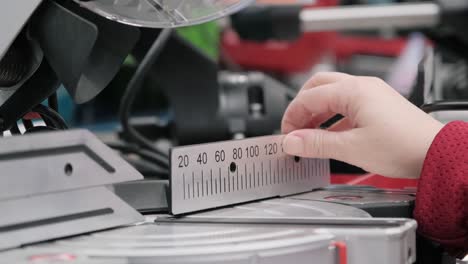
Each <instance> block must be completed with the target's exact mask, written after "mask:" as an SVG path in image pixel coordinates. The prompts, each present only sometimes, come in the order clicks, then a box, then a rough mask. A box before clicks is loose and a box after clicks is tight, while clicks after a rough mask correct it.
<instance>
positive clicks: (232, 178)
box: [231, 176, 235, 192]
mask: <svg viewBox="0 0 468 264" xmlns="http://www.w3.org/2000/svg"><path fill="white" fill-rule="evenodd" d="M231 181H232V191H233V192H234V186H235V185H234V176H232V177H231Z"/></svg>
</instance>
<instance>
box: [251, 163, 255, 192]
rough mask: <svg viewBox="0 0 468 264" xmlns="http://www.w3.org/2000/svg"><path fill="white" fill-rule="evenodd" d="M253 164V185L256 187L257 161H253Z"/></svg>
mask: <svg viewBox="0 0 468 264" xmlns="http://www.w3.org/2000/svg"><path fill="white" fill-rule="evenodd" d="M252 166H253V174H252V175H253V186H254V188H255V187H256V186H255V185H256V179H255V176H256V175H255V163H252Z"/></svg>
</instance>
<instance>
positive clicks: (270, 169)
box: [269, 160, 275, 184]
mask: <svg viewBox="0 0 468 264" xmlns="http://www.w3.org/2000/svg"><path fill="white" fill-rule="evenodd" d="M269 162H270V182H272V181H271V160H269ZM274 180H275V178H273V184H274Z"/></svg>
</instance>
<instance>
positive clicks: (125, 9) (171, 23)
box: [74, 0, 253, 28]
mask: <svg viewBox="0 0 468 264" xmlns="http://www.w3.org/2000/svg"><path fill="white" fill-rule="evenodd" d="M74 1H75V2H77V3H79V4H80V5H81V6H82V7H85V8H87V9H89V10H91V11H93V12H95V13H97V14H99V15H101V16H104V17H106V18H108V19H110V20H114V21H118V22H120V23H124V24H128V25H132V26H138V27H150V28H173V27H182V26H189V25H194V24H200V23H203V22H208V21H212V20H215V19H218V18H220V17H223V16H226V15H229V14H232V13H234V12H236V11H238V10H240V9H242V8H243V7H245V6H247V5H249V4H250V3H251V2H253V0H91V1H82V0H74Z"/></svg>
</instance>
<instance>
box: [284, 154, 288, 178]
mask: <svg viewBox="0 0 468 264" xmlns="http://www.w3.org/2000/svg"><path fill="white" fill-rule="evenodd" d="M287 162H288V156H286V157H284V176H283V182H288V175H287V174H288V172H287V170H288V165H287V164H286V163H287Z"/></svg>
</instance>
